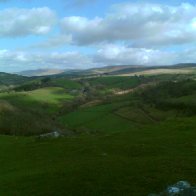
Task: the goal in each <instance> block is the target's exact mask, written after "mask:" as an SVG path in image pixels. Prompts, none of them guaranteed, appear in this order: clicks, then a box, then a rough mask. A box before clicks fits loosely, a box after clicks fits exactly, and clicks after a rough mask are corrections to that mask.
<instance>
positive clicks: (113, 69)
mask: <svg viewBox="0 0 196 196" xmlns="http://www.w3.org/2000/svg"><path fill="white" fill-rule="evenodd" d="M183 68H196V63H179V64H174V65H148V66H144V65H111V66H105V67H96V68H91V69H82V70H78V69H75V70H74V69H72V70H63V69H37V70H26V71H22V72H18V73H17V74H18V75H22V76H28V77H32V76H51V75H77V76H78V75H81V76H83V75H99V74H108V75H113V74H114V75H118V74H126V73H138V72H142V71H147V70H158V69H183Z"/></svg>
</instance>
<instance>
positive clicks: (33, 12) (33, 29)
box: [0, 7, 56, 37]
mask: <svg viewBox="0 0 196 196" xmlns="http://www.w3.org/2000/svg"><path fill="white" fill-rule="evenodd" d="M55 18H56V17H55V14H54V12H53V11H52V10H50V9H49V8H47V7H43V8H32V9H19V8H11V9H6V10H3V11H0V37H23V36H27V35H43V34H47V33H48V32H49V31H50V30H51V28H52V26H53V25H54V23H55Z"/></svg>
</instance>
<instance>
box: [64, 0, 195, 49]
mask: <svg viewBox="0 0 196 196" xmlns="http://www.w3.org/2000/svg"><path fill="white" fill-rule="evenodd" d="M61 31H62V33H66V34H71V35H72V37H73V41H74V43H75V44H78V45H88V44H95V43H100V42H116V41H129V42H130V43H132V44H133V45H134V46H143V47H144V46H147V47H149V46H150V45H152V46H154V45H155V46H157V45H168V44H170V45H171V44H183V43H187V42H191V41H192V40H193V39H195V38H196V6H194V5H191V4H181V5H179V6H166V5H159V4H132V3H124V4H118V5H115V6H113V8H112V10H111V11H110V13H108V14H107V15H106V16H105V17H103V18H101V17H95V18H94V19H89V18H85V17H80V16H71V17H65V18H63V19H62V21H61Z"/></svg>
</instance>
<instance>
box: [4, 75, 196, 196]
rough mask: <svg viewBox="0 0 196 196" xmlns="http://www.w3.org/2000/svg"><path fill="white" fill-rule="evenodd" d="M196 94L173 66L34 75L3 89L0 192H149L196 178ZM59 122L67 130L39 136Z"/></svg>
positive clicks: (143, 195)
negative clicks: (141, 72) (131, 72)
mask: <svg viewBox="0 0 196 196" xmlns="http://www.w3.org/2000/svg"><path fill="white" fill-rule="evenodd" d="M146 84H147V85H146ZM148 84H150V85H148ZM141 87H142V88H141ZM130 89H134V91H130V93H125V94H122V95H120V96H119V95H115V93H113V92H114V91H123V90H130ZM195 96H196V81H195V80H194V76H193V75H190V76H188V75H186V76H185V75H173V76H171V74H170V75H159V76H158V75H157V76H145V77H143V76H133V77H119V76H116V77H115V76H112V77H111V76H106V77H98V78H86V79H85V78H81V79H78V78H77V79H74V80H73V79H69V78H65V77H64V76H63V77H59V78H58V77H54V78H53V77H51V78H36V79H35V80H33V79H32V78H31V79H30V81H27V82H26V81H25V82H24V83H22V84H21V85H17V87H13V88H9V89H8V90H6V91H3V92H2V93H0V133H1V136H0V148H1V151H0V160H1V168H0V173H1V177H0V186H1V189H0V195H40V196H41V195H51V196H53V195H55V196H56V195H59V196H60V195H76V196H78V195H81V196H82V195H89V196H91V195H133V196H135V195H136V196H137V195H139V196H140V195H141V196H146V195H148V194H149V193H154V192H155V193H156V192H160V191H161V190H163V189H164V188H165V187H167V186H168V185H170V184H173V183H175V182H177V181H180V180H187V181H189V182H190V183H191V184H196V180H195V175H196V168H195V165H196V145H195V140H196V132H195V130H196V115H195V114H196V99H195V98H196V97H195ZM54 130H60V131H61V132H63V133H64V134H65V137H62V138H57V139H54V138H44V139H38V137H37V136H39V135H40V134H42V133H49V132H53V131H54ZM68 132H69V133H71V134H69V135H68V134H66V133H68Z"/></svg>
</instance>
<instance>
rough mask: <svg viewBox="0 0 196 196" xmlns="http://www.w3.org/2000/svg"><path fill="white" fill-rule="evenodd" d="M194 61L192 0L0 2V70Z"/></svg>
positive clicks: (195, 13) (195, 32) (195, 34)
mask: <svg viewBox="0 0 196 196" xmlns="http://www.w3.org/2000/svg"><path fill="white" fill-rule="evenodd" d="M194 62H196V3H195V2H194V1H193V0H187V1H180V0H165V1H160V0H159V1H156V0H135V1H133V0H130V1H124V0H107V1H106V0H55V1H54V0H0V71H3V72H11V73H12V72H19V71H23V70H34V69H45V68H49V69H87V68H92V67H103V66H107V65H146V66H148V65H171V64H177V63H194Z"/></svg>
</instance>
